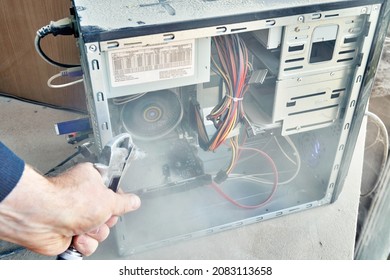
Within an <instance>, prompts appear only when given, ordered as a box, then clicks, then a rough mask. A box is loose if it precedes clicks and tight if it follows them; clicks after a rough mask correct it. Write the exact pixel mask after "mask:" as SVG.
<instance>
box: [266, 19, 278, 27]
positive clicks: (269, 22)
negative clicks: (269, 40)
mask: <svg viewBox="0 0 390 280" xmlns="http://www.w3.org/2000/svg"><path fill="white" fill-rule="evenodd" d="M275 24H276V20H274V19H269V20H266V21H265V25H266V26H274V25H275Z"/></svg>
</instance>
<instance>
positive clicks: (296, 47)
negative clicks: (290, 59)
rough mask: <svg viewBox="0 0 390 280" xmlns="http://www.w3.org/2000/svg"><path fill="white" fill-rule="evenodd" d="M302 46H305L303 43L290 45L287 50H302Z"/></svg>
mask: <svg viewBox="0 0 390 280" xmlns="http://www.w3.org/2000/svg"><path fill="white" fill-rule="evenodd" d="M304 47H305V45H297V46H290V47H288V51H289V52H297V51H301V50H303V48H304Z"/></svg>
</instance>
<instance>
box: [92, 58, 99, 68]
mask: <svg viewBox="0 0 390 280" xmlns="http://www.w3.org/2000/svg"><path fill="white" fill-rule="evenodd" d="M99 69H100V66H99V61H97V60H96V59H94V60H92V70H99Z"/></svg>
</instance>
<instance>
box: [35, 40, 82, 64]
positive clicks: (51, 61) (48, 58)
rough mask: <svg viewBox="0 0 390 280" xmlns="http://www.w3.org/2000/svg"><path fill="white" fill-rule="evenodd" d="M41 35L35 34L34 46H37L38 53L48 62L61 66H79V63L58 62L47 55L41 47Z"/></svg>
mask: <svg viewBox="0 0 390 280" xmlns="http://www.w3.org/2000/svg"><path fill="white" fill-rule="evenodd" d="M41 39H42V38H41V37H39V36H37V39H36V47H37V51H39V53H40V55H41V56H42V57H43V58H44V59H45V60H46V61H47V62H49V63H51V64H54V65H56V66H58V67H62V68H72V67H79V66H80V65H79V64H64V63H60V62H57V61H54V60H53V59H51V58H50V57H48V56H47V55H46V54H45V53H44V51H43V50H42V48H41Z"/></svg>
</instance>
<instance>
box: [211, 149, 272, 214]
mask: <svg viewBox="0 0 390 280" xmlns="http://www.w3.org/2000/svg"><path fill="white" fill-rule="evenodd" d="M239 150H247V151H255V152H257V153H259V154H261V155H262V156H263V157H265V158H266V159H267V160H268V162H269V163H270V165H271V167H272V170H273V173H274V184H273V188H272V191H271V193H270V195H269V196H268V197H267V199H266V200H264V201H263V202H261V203H260V204H257V205H245V204H241V203H239V202H238V201H237V200H235V199H233V198H231V197H230V196H229V195H228V194H226V193H225V192H224V191H223V190H222V189H221V187H220V186H219V185H218V184H217V183H215V182H212V183H211V187H213V188H214V189H215V190H216V191H217V192H218V193H219V194H220V195H221V196H223V197H224V198H225V199H226V200H227V201H229V202H231V203H232V204H234V205H236V206H238V207H240V208H243V209H256V208H260V207H262V206H264V205H265V204H267V203H268V202H270V200H271V199H272V197H273V196H274V194H275V192H276V190H277V188H278V181H279V175H278V170H277V168H276V165H275V162H274V161H273V160H272V158H271V157H270V156H269V155H268V154H267V153H265V152H263V151H261V150H259V149H255V148H244V147H239Z"/></svg>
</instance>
